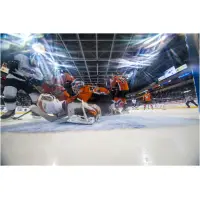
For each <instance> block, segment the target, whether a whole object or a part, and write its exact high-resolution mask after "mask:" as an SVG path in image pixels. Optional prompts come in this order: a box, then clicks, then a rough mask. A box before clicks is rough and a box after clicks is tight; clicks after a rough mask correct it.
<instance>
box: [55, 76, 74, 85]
mask: <svg viewBox="0 0 200 200" xmlns="http://www.w3.org/2000/svg"><path fill="white" fill-rule="evenodd" d="M74 80H75V78H74V77H73V76H71V75H70V74H68V73H64V74H62V75H61V76H60V77H58V78H56V79H55V83H57V84H61V85H64V84H65V83H66V82H73V81H74Z"/></svg>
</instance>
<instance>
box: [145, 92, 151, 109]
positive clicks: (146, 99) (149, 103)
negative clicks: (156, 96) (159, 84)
mask: <svg viewBox="0 0 200 200" xmlns="http://www.w3.org/2000/svg"><path fill="white" fill-rule="evenodd" d="M143 101H144V110H145V109H146V106H147V104H148V105H150V106H151V108H152V110H153V105H152V95H151V93H150V92H149V91H146V93H145V94H144V95H143ZM148 108H149V107H148Z"/></svg>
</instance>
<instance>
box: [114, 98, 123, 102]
mask: <svg viewBox="0 0 200 200" xmlns="http://www.w3.org/2000/svg"><path fill="white" fill-rule="evenodd" d="M119 100H121V101H122V102H123V103H126V99H125V98H121V97H115V98H114V101H115V102H118V101H119Z"/></svg>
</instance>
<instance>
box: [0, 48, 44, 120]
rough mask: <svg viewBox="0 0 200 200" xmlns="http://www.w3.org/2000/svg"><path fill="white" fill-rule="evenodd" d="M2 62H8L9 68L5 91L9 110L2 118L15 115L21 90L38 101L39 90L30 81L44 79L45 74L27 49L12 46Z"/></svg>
mask: <svg viewBox="0 0 200 200" xmlns="http://www.w3.org/2000/svg"><path fill="white" fill-rule="evenodd" d="M2 62H6V63H7V65H8V68H9V73H8V75H7V77H6V81H5V88H4V91H3V94H4V102H5V106H6V108H7V112H6V113H4V114H3V115H2V116H1V119H7V118H10V117H12V116H13V115H15V108H16V97H17V92H18V91H19V90H24V91H25V92H26V93H27V94H29V96H30V98H31V100H32V103H33V104H35V103H36V102H37V99H38V97H39V92H38V91H37V90H36V89H35V88H34V87H33V85H32V83H30V82H31V81H33V80H34V81H36V82H40V81H42V80H43V75H42V73H41V71H40V69H39V68H38V66H37V65H36V63H34V62H31V54H30V52H27V51H25V49H23V50H22V49H14V48H13V49H12V48H11V49H10V50H9V51H8V52H5V53H4V55H3V56H2Z"/></svg>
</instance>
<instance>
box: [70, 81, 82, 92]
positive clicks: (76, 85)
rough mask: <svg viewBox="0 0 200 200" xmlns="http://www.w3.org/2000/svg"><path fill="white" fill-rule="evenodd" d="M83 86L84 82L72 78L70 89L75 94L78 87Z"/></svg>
mask: <svg viewBox="0 0 200 200" xmlns="http://www.w3.org/2000/svg"><path fill="white" fill-rule="evenodd" d="M83 86H84V82H83V81H79V80H74V81H73V82H72V90H73V92H74V93H75V94H78V92H79V90H80V88H82V87H83Z"/></svg>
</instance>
